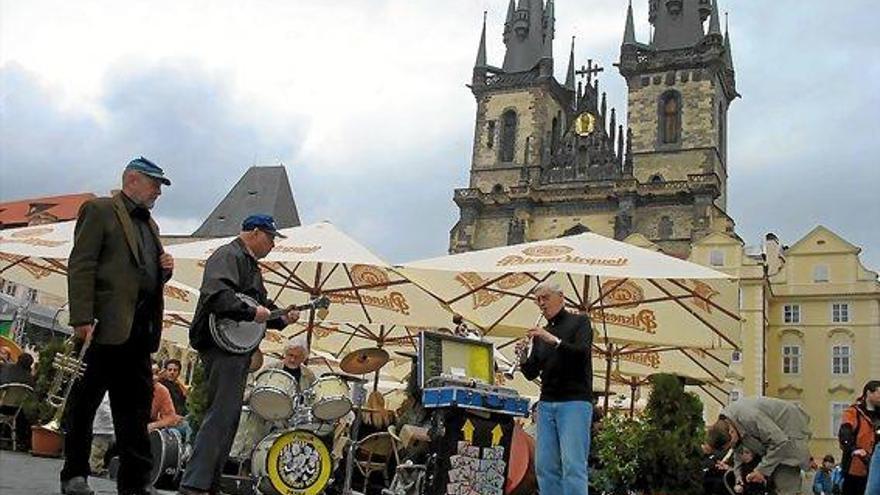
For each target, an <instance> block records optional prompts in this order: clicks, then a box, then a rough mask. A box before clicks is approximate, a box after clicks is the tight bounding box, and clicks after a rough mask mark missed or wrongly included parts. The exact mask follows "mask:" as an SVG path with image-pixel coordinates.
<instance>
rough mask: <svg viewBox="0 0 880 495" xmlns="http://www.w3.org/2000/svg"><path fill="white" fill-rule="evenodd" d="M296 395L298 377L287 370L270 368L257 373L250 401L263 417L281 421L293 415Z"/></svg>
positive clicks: (253, 409)
mask: <svg viewBox="0 0 880 495" xmlns="http://www.w3.org/2000/svg"><path fill="white" fill-rule="evenodd" d="M295 396H296V378H294V377H293V375H291V374H290V373H287V372H286V371H283V370H280V369H275V368H270V369H266V370H263V371H261V372H259V373H257V376H256V378H254V390H253V392H251V397H250V400H249V401H248V403H249V404H250V407H251V410H252V411H254V412H255V413H257V414H259V415H260V417H262V418H263V419H265V420H267V421H280V420H286V419H288V418H290V416H291V415H293V411H294V397H295Z"/></svg>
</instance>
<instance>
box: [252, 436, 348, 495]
mask: <svg viewBox="0 0 880 495" xmlns="http://www.w3.org/2000/svg"><path fill="white" fill-rule="evenodd" d="M251 469H252V470H253V475H254V476H255V477H256V479H257V489H258V490H259V491H260V493H263V494H265V495H290V494H296V495H317V494H319V493H321V492H322V491H323V490H324V488H325V487H326V486H327V482H328V481H329V479H330V474H331V472H332V471H333V463H332V462H331V460H330V452H329V451H328V450H327V446H326V445H325V444H324V442H323V441H322V440H321V439H320V438H318V437H317V436H316V435H315V434H314V433H312V432H309V431H302V430H284V431H278V432H275V433H272V434H270V435H268V436H267V437H266V438H264V439H262V440H260V443H258V444H257V447H256V448H255V449H254V455H253V457H252V458H251Z"/></svg>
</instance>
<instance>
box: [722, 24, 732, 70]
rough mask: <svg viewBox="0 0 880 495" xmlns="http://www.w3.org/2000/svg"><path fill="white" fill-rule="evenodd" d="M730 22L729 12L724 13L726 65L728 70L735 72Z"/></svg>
mask: <svg viewBox="0 0 880 495" xmlns="http://www.w3.org/2000/svg"><path fill="white" fill-rule="evenodd" d="M729 28H730V20H729V19H728V17H727V12H725V13H724V65H726V66H727V68H728V69H730V70H733V51H732V48H731V46H730V31H729Z"/></svg>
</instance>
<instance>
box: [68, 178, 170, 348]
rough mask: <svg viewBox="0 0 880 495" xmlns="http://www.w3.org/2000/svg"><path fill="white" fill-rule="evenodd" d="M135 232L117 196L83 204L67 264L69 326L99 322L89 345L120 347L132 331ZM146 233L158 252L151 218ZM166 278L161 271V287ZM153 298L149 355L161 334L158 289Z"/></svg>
mask: <svg viewBox="0 0 880 495" xmlns="http://www.w3.org/2000/svg"><path fill="white" fill-rule="evenodd" d="M135 229H136V227H135V225H134V223H132V220H131V217H130V216H129V213H128V210H127V209H126V207H125V203H124V201H123V199H122V196H121V193H117V194H116V195H114V196H113V197H112V198H97V199H93V200H91V201H88V202H86V203H84V204H83V205H82V207H81V208H80V211H79V215H78V217H77V221H76V228H75V230H74V239H73V249H72V250H71V252H70V260H69V261H68V265H67V292H68V300H69V301H70V325H71V326H77V325H84V324H87V323H91V322H93V321H94V320H95V319H97V320H98V325H97V327H96V328H95V333H94V335H93V336H92V340H93V342H96V343H98V344H108V345H119V344H123V343H125V342H126V341H127V340H128V336H129V333H130V332H131V326H132V321H133V319H134V313H135V305H136V304H137V298H138V290H139V282H140V268H139V262H138V260H139V259H140V253H139V250H140V247H139V246H138V240H137V237H136V236H137V235H138V234H137V231H136V230H135ZM150 230H151V231H152V232H153V235H155V236H156V242H157V244H158V246H159V249H160V251H161V246H162V245H161V243H160V242H159V228H158V227H157V226H156V223H155V222H154V221H153V220H152V219H150ZM168 278H170V273H162V272H161V271H160V279H161V280H160V282H161V284H160V285H161V288H163V289H164V282H165V281H167V280H168ZM156 298H157V300H156V301H154V306H153V307H155V308H157V311H156V312H155V314H154V315H153V321H152V322H151V323H152V325H151V326H150V327H151V329H152V330H153V335H151V336H150V341H149V342H150V344H149V350H150V352H155V351H156V350H157V349H158V348H159V340H160V338H161V335H162V313H163V310H164V308H163V297H162V290H159V291H158V294H156Z"/></svg>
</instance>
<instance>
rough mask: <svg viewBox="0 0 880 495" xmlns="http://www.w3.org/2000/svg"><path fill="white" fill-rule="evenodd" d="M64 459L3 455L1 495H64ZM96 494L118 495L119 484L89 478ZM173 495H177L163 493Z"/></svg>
mask: <svg viewBox="0 0 880 495" xmlns="http://www.w3.org/2000/svg"><path fill="white" fill-rule="evenodd" d="M61 463H62V461H61V459H45V458H42V457H32V456H30V455H29V454H23V453H20V452H10V451H8V450H2V451H0V494H2V495H60V494H61V486H60V484H59V482H58V473H59V472H61ZM89 485H91V487H92V489H93V490H95V494H96V495H97V494H101V495H105V494H115V493H116V482H115V481H111V480H108V479H102V478H89ZM159 493H161V494H165V495H171V494H174V493H176V492H170V491H164V490H159Z"/></svg>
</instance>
